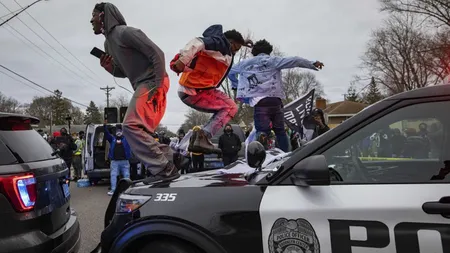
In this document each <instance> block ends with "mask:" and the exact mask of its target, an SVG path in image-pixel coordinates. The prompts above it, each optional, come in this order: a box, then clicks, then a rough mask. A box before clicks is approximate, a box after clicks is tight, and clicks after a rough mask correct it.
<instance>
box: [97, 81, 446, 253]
mask: <svg viewBox="0 0 450 253" xmlns="http://www.w3.org/2000/svg"><path fill="white" fill-rule="evenodd" d="M449 108H450V86H448V85H445V86H434V87H428V88H423V89H418V90H414V91H410V92H406V93H403V94H399V95H396V96H393V97H390V98H388V99H385V100H383V101H381V102H379V103H377V104H375V105H373V106H371V107H370V108H367V109H366V110H364V111H362V112H361V113H359V114H357V115H356V116H354V117H352V118H350V119H348V120H346V121H345V122H343V123H342V124H341V125H339V126H338V127H336V128H335V129H333V130H331V131H329V132H327V133H325V134H324V135H322V136H320V137H319V138H317V139H315V140H313V141H311V142H309V143H308V144H307V145H306V146H304V147H302V148H301V149H299V150H297V151H295V152H294V153H291V154H288V155H287V156H286V157H284V158H282V159H281V160H279V161H276V162H273V163H271V164H270V165H268V166H265V167H264V168H262V170H261V171H260V172H257V173H255V174H253V175H252V176H251V177H248V178H244V177H243V175H241V174H223V175H219V174H217V172H213V171H210V172H205V173H199V174H193V175H187V176H182V177H181V178H179V179H177V180H175V181H172V182H160V183H155V184H153V185H144V184H142V183H139V182H131V181H129V180H128V181H127V180H122V181H121V182H120V184H119V186H118V188H117V190H116V192H115V194H114V196H113V197H112V199H111V202H110V205H109V207H108V210H107V212H106V214H105V230H104V232H103V233H102V237H101V244H100V246H99V248H101V252H110V253H113V252H114V253H119V252H120V253H122V252H139V253H144V252H166V253H175V252H177V253H194V252H195V253H199V252H207V253H215V252H223V253H225V252H233V253H238V252H239V253H240V252H246V253H261V252H264V253H283V252H301V253H306V252H308V253H319V252H323V253H325V252H326V253H328V252H332V253H370V252H378V253H393V252H397V253H431V252H433V253H434V252H439V253H448V252H450V176H447V174H448V173H449V172H450V168H449V166H450V162H449V161H450V116H449V115H450V114H449ZM423 123H425V124H426V125H427V126H428V127H427V129H424V128H423ZM419 125H422V127H421V128H422V129H421V130H420V131H419ZM395 129H398V130H400V135H398V132H399V131H397V130H395ZM414 131H415V132H416V133H414ZM374 133H376V134H377V136H379V137H380V138H375V139H376V140H377V141H376V142H373V140H374V138H372V142H368V139H369V141H370V137H371V136H373V134H374ZM401 133H408V135H409V136H404V135H402V134H401ZM368 143H369V144H368ZM251 145H254V146H255V147H253V148H249V152H250V153H249V154H248V157H247V158H248V160H249V165H252V166H255V165H256V164H257V163H261V162H262V159H263V158H262V157H259V156H258V155H261V152H258V150H257V149H258V144H257V143H252V144H251ZM255 148H256V150H255ZM375 153H376V155H375ZM263 154H265V153H264V152H263ZM394 154H395V155H396V156H397V158H393V156H394ZM398 156H402V157H401V158H398ZM231 167H233V165H230V168H231Z"/></svg>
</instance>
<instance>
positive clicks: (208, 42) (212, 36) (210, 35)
mask: <svg viewBox="0 0 450 253" xmlns="http://www.w3.org/2000/svg"><path fill="white" fill-rule="evenodd" d="M202 36H203V38H202V40H203V43H204V44H205V46H206V49H207V50H213V51H219V52H221V53H222V55H232V54H231V44H230V42H229V41H228V39H227V38H226V37H225V35H224V34H223V28H222V25H212V26H210V27H208V28H207V29H206V30H205V31H204V32H203V34H202ZM209 46H211V47H214V48H209Z"/></svg>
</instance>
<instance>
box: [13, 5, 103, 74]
mask: <svg viewBox="0 0 450 253" xmlns="http://www.w3.org/2000/svg"><path fill="white" fill-rule="evenodd" d="M14 2H16V4H17V5H19V6H20V7H21V8H23V7H22V5H20V3H19V2H17V0H14ZM25 13H26V14H27V15H28V16H30V18H32V19H33V20H34V22H36V24H38V25H39V26H40V27H41V28H42V29H43V30H44V31H45V32H46V33H47V34H48V35H49V36H50V37H52V38H53V39H54V40H55V41H56V42H57V43H58V44H59V45H60V46H61V47H62V48H64V49H65V50H66V51H67V52H68V53H69V54H70V55H71V56H72V57H73V58H75V59H76V60H77V61H78V62H79V63H80V64H81V65H83V66H84V67H85V68H86V69H87V70H88V71H90V72H91V73H92V74H94V76H96V77H99V76H98V74H97V73H95V72H94V71H92V69H90V68H89V67H88V66H86V65H85V64H84V63H83V62H82V61H81V60H80V59H78V57H76V56H75V55H74V54H73V53H72V52H71V51H70V50H69V49H67V48H66V47H65V46H64V45H63V44H62V43H61V42H60V41H59V40H58V39H56V38H55V36H53V34H51V33H50V32H49V31H48V30H47V29H46V28H45V27H44V26H43V25H42V24H41V23H40V22H39V21H38V20H36V18H34V17H33V16H32V15H31V14H30V13H29V12H28V11H25ZM86 76H87V75H86ZM91 78H92V77H91Z"/></svg>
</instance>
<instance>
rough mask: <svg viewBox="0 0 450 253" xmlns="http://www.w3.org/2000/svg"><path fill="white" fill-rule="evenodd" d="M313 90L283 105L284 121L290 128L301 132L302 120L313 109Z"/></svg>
mask: <svg viewBox="0 0 450 253" xmlns="http://www.w3.org/2000/svg"><path fill="white" fill-rule="evenodd" d="M314 91H315V90H314V89H313V90H311V91H310V92H309V93H308V94H306V95H304V96H303V97H301V98H299V99H296V100H295V101H292V102H290V103H289V104H287V105H285V106H284V121H285V122H286V125H287V126H288V127H289V128H290V129H291V130H293V131H296V132H298V133H302V130H303V127H302V121H303V119H304V118H305V116H306V115H308V114H310V113H311V111H312V109H313V105H314V104H313V102H314Z"/></svg>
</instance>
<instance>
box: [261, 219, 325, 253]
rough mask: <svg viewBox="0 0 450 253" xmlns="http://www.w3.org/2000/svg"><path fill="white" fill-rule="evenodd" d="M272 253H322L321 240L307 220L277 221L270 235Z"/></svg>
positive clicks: (270, 250)
mask: <svg viewBox="0 0 450 253" xmlns="http://www.w3.org/2000/svg"><path fill="white" fill-rule="evenodd" d="M269 252H270V253H320V244H319V239H318V238H317V235H316V232H315V231H314V229H313V227H312V226H311V224H310V223H309V222H308V221H307V220H305V219H296V220H293V219H291V220H288V219H286V218H279V219H277V220H276V221H275V223H274V224H273V226H272V229H271V230H270V235H269Z"/></svg>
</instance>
